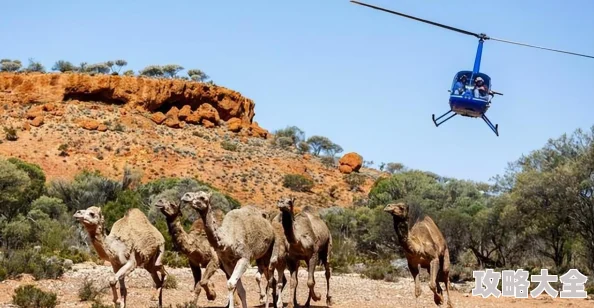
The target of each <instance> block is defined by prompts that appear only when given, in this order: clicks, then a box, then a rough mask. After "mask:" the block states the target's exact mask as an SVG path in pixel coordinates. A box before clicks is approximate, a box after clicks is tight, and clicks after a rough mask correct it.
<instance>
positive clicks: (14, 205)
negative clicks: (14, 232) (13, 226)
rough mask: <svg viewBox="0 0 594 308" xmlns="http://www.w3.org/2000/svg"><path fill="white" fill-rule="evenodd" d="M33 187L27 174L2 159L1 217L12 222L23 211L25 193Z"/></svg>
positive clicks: (0, 160) (0, 179) (0, 186)
mask: <svg viewBox="0 0 594 308" xmlns="http://www.w3.org/2000/svg"><path fill="white" fill-rule="evenodd" d="M29 185H31V179H30V178H29V176H28V175H27V173H26V172H25V171H23V170H21V169H19V168H18V167H17V166H16V165H15V164H12V163H11V162H9V161H7V160H4V159H0V204H2V206H0V217H2V218H4V219H6V220H7V221H10V220H12V219H13V218H14V217H15V216H16V215H17V213H18V212H19V211H20V210H21V206H23V204H22V203H21V200H22V198H23V194H24V192H25V191H26V190H27V188H28V187H29Z"/></svg>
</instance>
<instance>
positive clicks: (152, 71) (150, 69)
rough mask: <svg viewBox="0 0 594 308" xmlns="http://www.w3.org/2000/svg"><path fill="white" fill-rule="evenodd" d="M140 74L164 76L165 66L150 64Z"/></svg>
mask: <svg viewBox="0 0 594 308" xmlns="http://www.w3.org/2000/svg"><path fill="white" fill-rule="evenodd" d="M138 74H140V75H142V76H149V77H162V76H163V74H164V72H163V68H161V66H159V65H149V66H147V67H145V68H143V69H142V70H141V71H139V72H138Z"/></svg>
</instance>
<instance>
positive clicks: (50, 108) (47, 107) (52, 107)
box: [43, 103, 56, 111]
mask: <svg viewBox="0 0 594 308" xmlns="http://www.w3.org/2000/svg"><path fill="white" fill-rule="evenodd" d="M55 109H56V105H54V104H52V103H47V104H45V105H43V111H54V110H55Z"/></svg>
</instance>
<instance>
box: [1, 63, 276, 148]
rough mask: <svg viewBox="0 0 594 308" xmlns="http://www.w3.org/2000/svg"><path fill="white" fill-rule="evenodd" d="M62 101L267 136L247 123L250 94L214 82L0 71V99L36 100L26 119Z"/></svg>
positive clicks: (179, 124) (169, 122) (164, 121)
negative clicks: (224, 125)
mask: <svg viewBox="0 0 594 308" xmlns="http://www.w3.org/2000/svg"><path fill="white" fill-rule="evenodd" d="M68 100H78V101H82V102H98V103H104V104H111V105H120V106H124V107H127V108H130V109H136V110H139V111H146V112H149V113H150V114H151V115H150V117H151V120H153V122H155V123H157V124H163V125H167V126H169V127H173V128H183V127H184V124H186V123H188V124H201V125H204V126H205V127H215V126H219V125H220V124H221V123H222V122H227V121H232V122H233V124H232V125H231V126H233V128H234V129H233V131H235V132H238V133H239V132H241V133H243V134H244V135H248V136H258V137H262V138H266V137H267V136H268V131H266V130H264V129H262V128H261V127H260V126H258V124H257V123H253V118H254V115H255V112H254V107H255V104H254V102H253V101H252V100H251V99H248V98H246V97H243V96H242V95H241V94H240V93H239V92H236V91H233V90H230V89H227V88H224V87H220V86H216V85H209V84H205V83H199V82H193V81H186V80H181V79H157V78H147V77H137V76H113V75H103V74H99V75H94V76H93V75H90V74H78V73H45V74H42V73H0V104H6V103H13V104H37V106H35V107H33V108H31V109H30V110H29V112H28V114H27V115H26V116H27V118H29V119H35V118H36V117H38V116H41V115H42V114H43V112H46V111H53V108H54V104H53V103H57V102H62V101H68ZM172 110H173V112H171V111H172ZM184 122H185V123H184ZM95 129H96V128H95Z"/></svg>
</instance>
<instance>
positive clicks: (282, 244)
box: [266, 211, 290, 308]
mask: <svg viewBox="0 0 594 308" xmlns="http://www.w3.org/2000/svg"><path fill="white" fill-rule="evenodd" d="M274 214H276V215H274ZM281 217H282V216H281V213H278V212H277V211H275V213H267V219H268V220H269V221H270V223H271V225H272V228H273V230H274V244H273V245H274V246H273V249H272V256H271V258H270V263H269V266H268V270H269V274H270V277H269V279H270V280H269V283H268V285H267V287H266V308H268V300H267V299H268V294H267V293H268V286H270V287H272V302H273V303H274V307H275V308H282V307H283V300H282V294H283V289H284V288H285V285H286V284H287V278H286V277H285V268H286V267H287V257H288V256H289V247H290V246H289V241H288V240H287V237H286V236H285V230H284V228H283V224H282V220H281ZM275 270H276V273H277V276H278V279H279V280H278V281H277V280H276V278H275V277H274V271H275Z"/></svg>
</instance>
